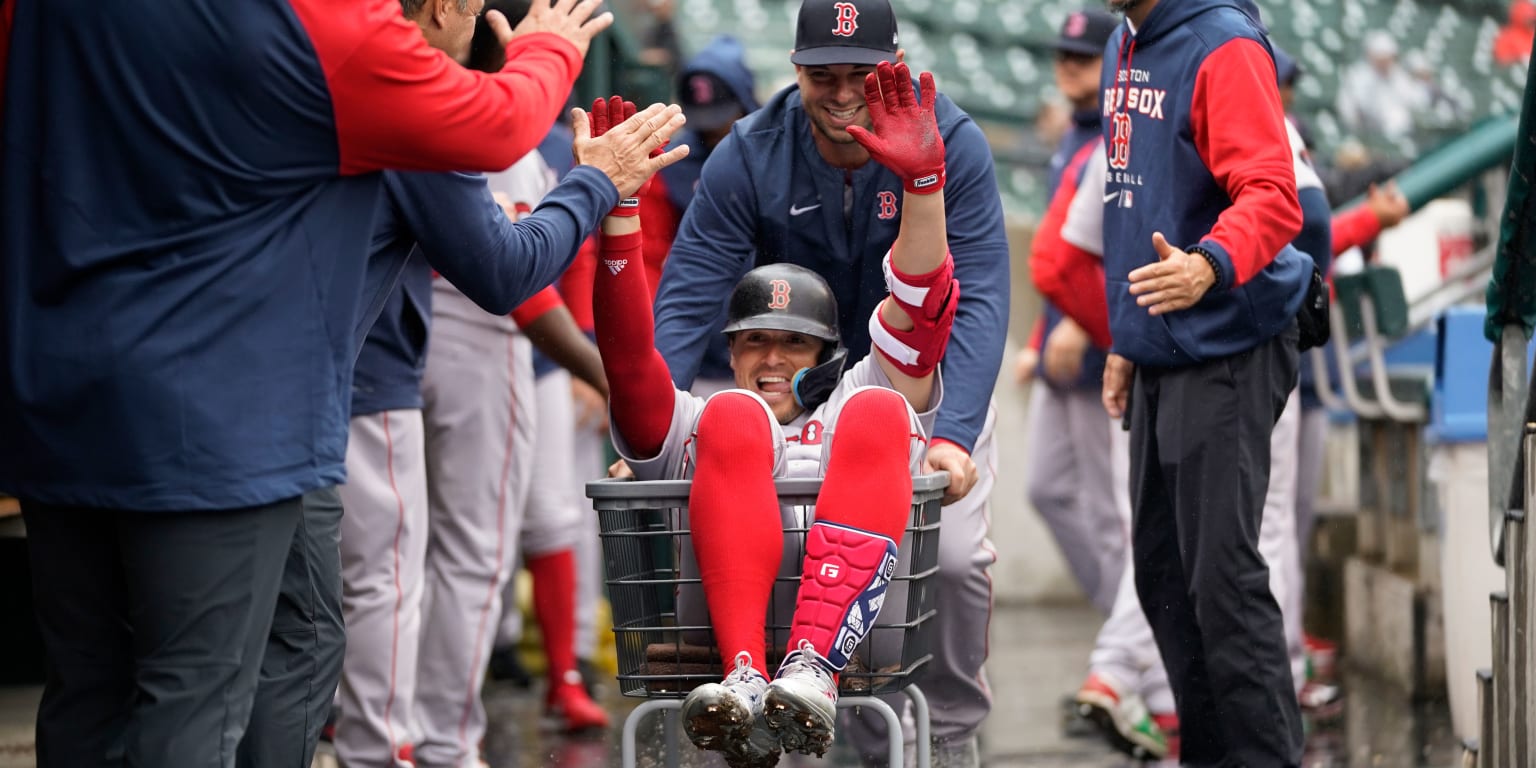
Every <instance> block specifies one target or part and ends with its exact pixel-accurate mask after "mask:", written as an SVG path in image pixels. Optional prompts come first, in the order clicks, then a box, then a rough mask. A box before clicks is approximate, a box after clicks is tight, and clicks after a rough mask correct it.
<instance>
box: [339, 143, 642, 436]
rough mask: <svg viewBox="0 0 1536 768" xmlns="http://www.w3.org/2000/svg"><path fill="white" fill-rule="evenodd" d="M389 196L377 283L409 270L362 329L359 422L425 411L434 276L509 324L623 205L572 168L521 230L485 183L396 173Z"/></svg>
mask: <svg viewBox="0 0 1536 768" xmlns="http://www.w3.org/2000/svg"><path fill="white" fill-rule="evenodd" d="M384 190H385V194H384V200H383V202H382V204H381V205H380V207H379V214H378V220H377V221H376V222H375V224H374V231H373V242H372V246H371V251H370V256H369V265H368V269H369V281H370V282H369V284H370V285H371V286H372V285H374V280H375V279H377V278H380V277H385V276H387V274H388V273H389V272H391V271H399V270H400V269H401V267H402V266H403V268H404V271H403V274H401V277H400V280H399V284H398V286H396V287H395V289H394V290H392V291H389V292H388V293H387V294H385V298H384V300H383V306H382V308H381V311H378V312H375V311H373V309H372V308H371V307H370V310H369V311H368V312H367V313H365V314H364V316H363V321H364V322H367V321H368V320H369V319H371V318H372V317H377V318H378V320H377V321H375V322H373V327H372V328H371V329H369V328H367V327H366V326H364V327H363V330H367V332H368V335H367V339H366V341H365V342H364V344H363V349H362V352H361V353H360V354H359V355H358V358H357V369H356V370H355V371H353V375H352V415H353V416H361V415H364V414H368V413H378V412H380V411H389V410H396V409H402V408H420V407H421V406H422V401H421V374H422V371H423V369H424V368H425V367H426V363H427V338H428V333H429V330H430V328H431V325H432V270H434V269H436V270H437V271H438V272H439V273H441V274H442V275H443V278H444V279H446V280H448V282H450V283H452V284H453V285H454V287H456V288H458V289H459V290H460V291H462V292H463V293H464V295H466V296H468V297H469V298H470V299H471V300H473V301H474V302H475V303H476V304H478V305H479V306H480V307H481V308H482V309H484V310H485V311H487V312H490V313H491V314H495V315H505V314H507V313H508V312H511V311H512V310H513V309H514V308H516V307H517V306H518V305H519V304H522V303H523V302H524V301H526V300H527V299H528V298H529V297H530V296H532V295H534V294H535V293H538V292H539V291H540V290H542V289H543V288H544V286H546V285H549V284H550V283H552V282H554V281H555V279H556V278H557V277H559V276H560V273H561V272H564V271H565V269H566V267H568V266H570V264H571V260H572V259H574V258H575V257H576V251H577V250H579V249H580V248H581V243H582V240H583V239H585V238H586V236H587V234H588V233H590V232H592V231H594V230H596V229H597V225H598V222H599V221H600V220H601V219H602V217H603V216H606V215H607V214H608V211H609V210H611V209H612V208H613V206H615V205H617V204H618V202H619V191H618V190H617V189H615V188H614V186H613V182H612V181H610V180H609V179H608V177H607V176H604V175H603V174H602V172H601V171H598V170H597V169H595V168H591V167H587V166H578V167H577V168H574V169H572V170H571V172H570V173H568V174H566V176H565V180H563V181H562V182H561V183H560V185H559V186H557V187H555V188H554V189H552V190H550V192H549V194H548V195H546V196H545V197H544V199H543V201H541V202H540V203H539V206H538V208H536V209H534V211H533V213H530V214H528V215H527V216H524V217H523V218H522V219H520V220H518V221H517V222H516V223H514V222H513V221H512V220H511V219H510V218H508V217H507V215H506V214H505V213H504V212H503V211H502V210H501V206H500V205H498V204H497V203H496V199H495V198H494V197H493V196H492V195H491V190H490V188H489V187H488V186H486V180H485V177H484V176H481V175H480V174H467V173H395V172H387V173H385V174H384ZM407 256H409V261H407ZM379 287H382V286H379ZM375 300H377V297H375ZM359 338H361V336H359Z"/></svg>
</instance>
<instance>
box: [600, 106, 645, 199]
mask: <svg viewBox="0 0 1536 768" xmlns="http://www.w3.org/2000/svg"><path fill="white" fill-rule="evenodd" d="M636 111H637V110H636V108H635V103H634V102H632V101H625V100H624V99H623V98H622V97H619V96H610V97H608V98H606V99H601V98H599V99H593V100H592V138H594V139H595V138H597V137H599V136H601V135H603V134H605V133H607V132H608V131H609V129H611V128H613V127H615V126H617V125H618V124H619V123H622V122H624V121H625V120H628V119H629V118H631V117H634V116H635V112H636ZM646 183H647V184H649V183H650V182H649V180H647V182H646ZM608 215H609V216H639V215H640V198H639V197H626V198H624V199H623V200H620V201H619V204H618V205H616V206H614V207H613V210H611V211H609V212H608Z"/></svg>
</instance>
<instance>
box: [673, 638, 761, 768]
mask: <svg viewBox="0 0 1536 768" xmlns="http://www.w3.org/2000/svg"><path fill="white" fill-rule="evenodd" d="M735 662H736V668H735V669H733V670H731V672H730V674H728V675H726V676H725V679H724V680H722V681H720V682H718V683H705V684H704V685H701V686H699V687H697V688H695V689H693V691H692V692H690V693H689V694H688V698H686V699H683V709H682V719H683V732H684V733H686V734H688V740H689V741H692V742H693V745H694V746H696V747H698V748H699V749H706V750H711V751H716V752H724V753H725V757H726V763H728V764H729V765H731V766H732V768H758V767H759V766H772V765H774V764H776V763H777V762H778V761H779V743H778V739H776V738H774V737H773V735H772V733H771V732H769V731H768V730H767V728H766V727H765V726H763V725H762V724H761V723H759V722H758V721H759V720H760V719H761V713H762V710H763V694H764V693H765V692H766V691H767V690H768V678H767V677H764V676H763V674H762V673H761V672H758V671H757V670H756V669H753V668H752V654H750V653H747V652H746V651H742V652H741V653H738V654H736V659H735Z"/></svg>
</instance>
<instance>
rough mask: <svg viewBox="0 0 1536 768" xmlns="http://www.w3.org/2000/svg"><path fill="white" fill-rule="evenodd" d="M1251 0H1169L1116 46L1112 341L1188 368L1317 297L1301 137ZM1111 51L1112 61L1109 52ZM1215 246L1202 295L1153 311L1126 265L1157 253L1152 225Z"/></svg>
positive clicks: (1272, 328) (1252, 339)
mask: <svg viewBox="0 0 1536 768" xmlns="http://www.w3.org/2000/svg"><path fill="white" fill-rule="evenodd" d="M1258 18H1259V14H1258V9H1257V8H1256V7H1255V6H1254V5H1253V3H1252V2H1250V0H1162V2H1159V3H1158V4H1157V6H1156V7H1154V8H1153V9H1152V12H1151V13H1149V14H1148V15H1147V18H1146V20H1145V22H1144V23H1143V24H1142V26H1141V28H1140V29H1139V30H1137V31H1136V33H1135V34H1131V33H1130V31H1129V29H1128V25H1127V24H1122V25H1121V26H1120V28H1119V29H1117V30H1116V31H1115V34H1114V35H1112V36H1111V37H1110V39H1109V43H1108V44H1107V45H1106V46H1105V58H1104V60H1105V63H1106V66H1105V67H1104V77H1103V81H1102V85H1103V91H1104V93H1103V102H1102V103H1103V110H1104V144H1105V148H1106V151H1107V154H1108V159H1109V169H1108V175H1107V178H1106V180H1105V181H1106V183H1105V187H1104V193H1105V210H1104V272H1105V277H1106V280H1107V287H1108V298H1109V324H1110V331H1111V333H1112V334H1113V336H1114V339H1115V342H1114V344H1115V348H1114V351H1115V352H1116V353H1118V354H1120V355H1123V356H1125V357H1126V358H1128V359H1129V360H1131V362H1134V363H1137V364H1139V365H1150V366H1162V367H1171V366H1182V365H1189V364H1192V363H1198V362H1201V361H1205V360H1211V359H1215V358H1220V357H1225V356H1227V355H1232V354H1236V353H1239V352H1243V351H1245V350H1248V349H1251V348H1253V347H1255V346H1257V345H1258V344H1260V343H1261V342H1263V341H1265V340H1267V339H1269V338H1271V337H1273V336H1275V335H1276V334H1278V333H1279V332H1280V331H1282V330H1284V329H1285V328H1286V327H1287V326H1288V324H1289V323H1290V322H1291V321H1292V319H1293V318H1294V317H1295V315H1296V311H1297V310H1298V309H1299V308H1300V306H1301V301H1302V298H1303V297H1304V296H1305V294H1306V288H1307V281H1308V279H1309V278H1310V275H1311V271H1312V261H1311V259H1310V258H1309V257H1308V256H1307V255H1305V254H1303V253H1302V252H1300V251H1299V250H1297V249H1296V248H1294V247H1293V246H1292V245H1291V241H1292V240H1293V239H1294V238H1295V237H1296V235H1297V233H1298V232H1300V230H1301V224H1302V217H1301V208H1300V205H1299V204H1298V203H1297V198H1296V178H1295V173H1294V169H1293V167H1292V157H1291V151H1290V141H1289V140H1288V138H1287V136H1286V131H1285V123H1284V115H1283V113H1282V110H1281V107H1280V95H1279V90H1278V88H1277V87H1276V85H1275V68H1274V62H1273V60H1272V59H1271V56H1270V51H1269V45H1268V43H1267V41H1266V36H1265V34H1264V30H1263V27H1262V25H1261V24H1260V22H1259V21H1258ZM1111 62H1113V65H1110V63H1111ZM1153 232H1162V233H1163V236H1164V237H1166V238H1167V240H1168V242H1169V243H1170V244H1172V245H1174V246H1177V247H1185V248H1187V247H1190V246H1193V245H1196V244H1198V245H1201V246H1204V247H1205V248H1206V249H1207V250H1209V251H1210V252H1211V253H1212V254H1214V255H1215V257H1216V261H1217V262H1218V265H1219V267H1220V269H1219V270H1218V271H1219V274H1217V276H1216V278H1217V279H1216V284H1215V285H1213V286H1212V287H1211V289H1210V290H1209V291H1208V292H1207V293H1206V295H1205V296H1204V298H1202V299H1201V301H1200V302H1199V303H1198V304H1197V305H1195V306H1193V307H1190V308H1187V309H1184V310H1182V311H1178V312H1172V313H1168V314H1165V315H1161V316H1157V317H1153V316H1151V315H1149V314H1148V313H1147V310H1146V309H1144V308H1142V307H1139V306H1137V304H1136V297H1135V296H1132V295H1131V294H1130V291H1129V286H1130V283H1129V280H1128V279H1127V275H1128V274H1129V273H1130V272H1131V271H1132V270H1134V269H1136V268H1137V267H1141V266H1143V265H1146V264H1150V263H1152V262H1154V261H1156V260H1157V253H1156V251H1155V250H1153V247H1152V233H1153Z"/></svg>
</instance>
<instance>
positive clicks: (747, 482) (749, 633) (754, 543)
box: [688, 392, 784, 675]
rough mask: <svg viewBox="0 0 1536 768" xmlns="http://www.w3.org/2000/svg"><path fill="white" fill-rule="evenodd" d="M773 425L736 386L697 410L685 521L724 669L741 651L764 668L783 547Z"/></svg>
mask: <svg viewBox="0 0 1536 768" xmlns="http://www.w3.org/2000/svg"><path fill="white" fill-rule="evenodd" d="M773 428H774V427H773V425H772V424H771V423H770V421H769V418H768V415H767V414H766V413H765V412H764V411H763V406H762V405H761V404H760V403H759V402H758V401H757V400H756V399H754V398H752V397H750V396H748V395H743V394H739V393H729V392H727V393H722V394H719V395H716V396H715V397H713V398H710V401H709V404H708V405H706V406H705V408H704V413H703V415H702V416H700V417H699V427H698V437H697V438H696V440H695V444H694V445H695V448H694V450H695V456H696V457H697V466H696V467H695V468H694V471H693V486H692V489H691V490H690V491H689V494H688V510H689V511H688V515H689V527H690V529H691V531H692V533H693V551H694V554H695V555H696V556H697V557H698V561H699V576H700V578H701V579H702V580H703V582H704V600H705V602H707V603H708V604H709V617H710V623H711V624H712V625H713V626H714V630H715V642H716V643H717V644H718V645H719V646H720V655H721V657H722V660H723V661H724V662H725V669H726V671H727V672H729V671H730V670H731V669H733V668H734V665H733V664H732V661H733V659H734V658H735V656H736V654H737V653H740V652H741V651H746V652H748V653H750V654H752V666H754V667H756V668H757V670H758V671H759V672H762V673H763V674H765V675H766V674H767V673H768V668H767V666H766V664H765V663H764V661H763V649H764V644H763V625H764V622H765V621H766V620H767V616H768V598H769V595H770V594H771V593H772V592H773V579H774V576H775V575H776V574H777V573H778V570H779V560H780V557H781V556H782V554H783V546H784V541H783V537H784V531H783V527H782V526H781V525H780V523H779V504H778V497H777V496H776V495H775V493H774V489H773V445H774V443H773V434H772V433H771V432H770V431H769V430H771V429H773Z"/></svg>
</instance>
